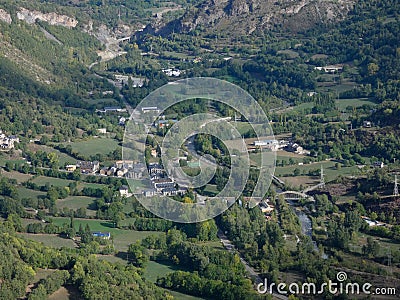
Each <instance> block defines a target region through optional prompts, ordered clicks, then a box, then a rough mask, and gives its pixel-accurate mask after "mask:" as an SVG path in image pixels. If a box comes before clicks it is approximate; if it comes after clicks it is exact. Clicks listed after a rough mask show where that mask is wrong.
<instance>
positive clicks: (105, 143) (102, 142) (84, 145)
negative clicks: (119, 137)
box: [70, 138, 118, 158]
mask: <svg viewBox="0 0 400 300" xmlns="http://www.w3.org/2000/svg"><path fill="white" fill-rule="evenodd" d="M70 145H71V147H72V150H73V151H76V152H78V153H79V154H81V155H83V156H85V157H88V158H89V157H90V156H91V155H95V154H103V155H106V154H108V153H110V152H112V151H114V150H115V149H117V148H118V142H117V141H116V140H114V139H109V138H93V139H90V140H87V141H80V142H74V143H71V144H70Z"/></svg>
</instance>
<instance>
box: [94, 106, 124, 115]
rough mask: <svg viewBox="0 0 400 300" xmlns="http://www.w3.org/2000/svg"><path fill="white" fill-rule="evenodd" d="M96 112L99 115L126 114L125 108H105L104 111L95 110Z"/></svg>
mask: <svg viewBox="0 0 400 300" xmlns="http://www.w3.org/2000/svg"><path fill="white" fill-rule="evenodd" d="M96 112H100V113H104V114H106V113H123V112H127V110H126V108H122V107H120V106H106V107H104V109H96Z"/></svg>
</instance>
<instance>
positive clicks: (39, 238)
mask: <svg viewBox="0 0 400 300" xmlns="http://www.w3.org/2000/svg"><path fill="white" fill-rule="evenodd" d="M19 235H21V236H23V237H25V238H27V239H30V240H33V241H36V242H40V243H43V244H44V245H45V246H48V247H53V248H61V247H67V248H75V246H76V245H75V243H74V242H73V241H72V240H70V239H64V238H61V237H59V236H57V235H55V234H33V233H19Z"/></svg>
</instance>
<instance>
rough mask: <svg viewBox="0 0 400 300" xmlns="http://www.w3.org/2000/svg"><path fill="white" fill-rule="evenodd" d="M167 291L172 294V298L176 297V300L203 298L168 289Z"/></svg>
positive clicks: (199, 299)
mask: <svg viewBox="0 0 400 300" xmlns="http://www.w3.org/2000/svg"><path fill="white" fill-rule="evenodd" d="M168 292H169V293H170V294H171V295H172V296H174V299H177V300H203V299H204V298H199V297H195V296H190V295H186V294H182V293H179V292H175V291H170V290H168Z"/></svg>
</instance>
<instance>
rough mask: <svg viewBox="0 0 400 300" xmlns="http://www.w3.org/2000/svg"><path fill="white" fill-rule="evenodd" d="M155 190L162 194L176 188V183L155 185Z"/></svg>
mask: <svg viewBox="0 0 400 300" xmlns="http://www.w3.org/2000/svg"><path fill="white" fill-rule="evenodd" d="M154 188H155V189H156V190H157V192H162V190H164V189H172V188H175V183H173V182H165V183H157V184H154Z"/></svg>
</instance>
